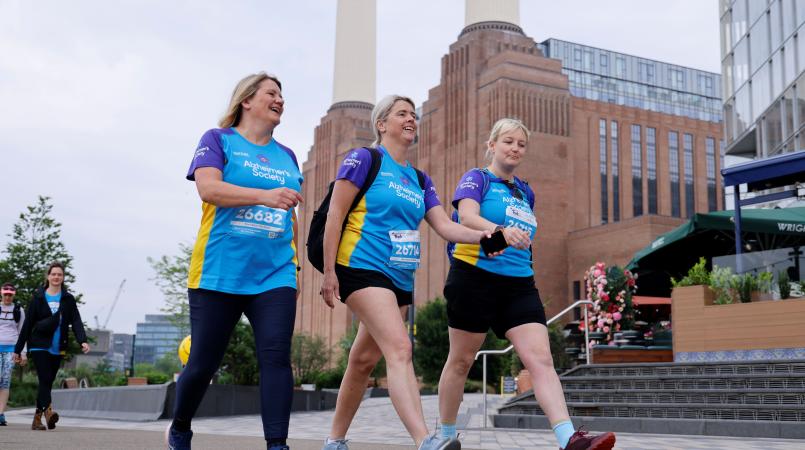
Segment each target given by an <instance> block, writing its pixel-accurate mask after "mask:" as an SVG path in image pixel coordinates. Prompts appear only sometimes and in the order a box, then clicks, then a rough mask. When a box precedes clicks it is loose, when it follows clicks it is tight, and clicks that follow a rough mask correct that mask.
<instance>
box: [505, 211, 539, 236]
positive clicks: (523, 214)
mask: <svg viewBox="0 0 805 450" xmlns="http://www.w3.org/2000/svg"><path fill="white" fill-rule="evenodd" d="M506 226H507V227H517V228H519V229H521V230H523V231H525V232H526V233H528V236H529V238H530V239H534V233H536V232H537V218H536V217H534V214H533V213H531V212H529V211H525V210H523V209H521V208H518V207H516V206H512V205H509V206H507V207H506Z"/></svg>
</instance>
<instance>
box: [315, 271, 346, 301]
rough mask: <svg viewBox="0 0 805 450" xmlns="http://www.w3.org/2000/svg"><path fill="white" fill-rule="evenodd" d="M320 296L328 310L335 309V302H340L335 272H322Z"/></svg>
mask: <svg viewBox="0 0 805 450" xmlns="http://www.w3.org/2000/svg"><path fill="white" fill-rule="evenodd" d="M320 294H321V296H322V299H324V303H326V304H327V306H329V307H330V308H335V301H336V300H338V301H340V300H341V296H340V295H338V277H337V276H336V275H335V271H332V270H331V271H325V272H324V281H323V282H322V283H321V292H320Z"/></svg>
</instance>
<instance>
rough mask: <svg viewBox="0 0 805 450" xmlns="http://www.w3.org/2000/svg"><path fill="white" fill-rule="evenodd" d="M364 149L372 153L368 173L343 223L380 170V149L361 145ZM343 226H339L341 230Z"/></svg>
mask: <svg viewBox="0 0 805 450" xmlns="http://www.w3.org/2000/svg"><path fill="white" fill-rule="evenodd" d="M363 148H364V149H366V150H368V151H369V154H370V155H372V165H371V166H369V173H367V174H366V180H364V182H363V186H361V188H360V190H359V191H358V193H357V194H356V195H355V199H354V200H352V206H350V207H349V211H347V215H346V217H345V218H344V225H346V223H347V219H349V213H350V212H352V210H353V209H355V207H357V206H358V203H360V202H361V199H363V196H364V195H366V191H368V190H369V188H370V187H372V183H374V182H375V178H377V173H378V172H380V164H381V163H382V159H381V158H382V156H381V155H380V151H378V150H377V149H376V148H371V147H363ZM343 228H344V227H341V229H342V230H343Z"/></svg>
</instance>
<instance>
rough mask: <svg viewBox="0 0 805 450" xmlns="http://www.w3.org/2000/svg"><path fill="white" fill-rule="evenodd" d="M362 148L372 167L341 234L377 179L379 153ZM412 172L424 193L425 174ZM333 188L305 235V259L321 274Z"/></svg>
mask: <svg viewBox="0 0 805 450" xmlns="http://www.w3.org/2000/svg"><path fill="white" fill-rule="evenodd" d="M363 148H365V149H366V150H368V151H369V154H371V155H372V165H371V166H369V173H367V174H366V180H365V181H364V182H363V186H361V189H360V190H359V191H358V193H357V194H356V195H355V199H354V200H352V205H350V207H349V209H348V210H347V213H346V215H345V216H344V223H343V224H341V232H342V233H343V231H344V228H345V227H346V226H347V222H348V221H349V214H350V213H351V212H352V210H354V209H355V207H356V206H358V203H360V202H361V199H362V198H363V196H364V195H366V191H368V190H369V188H370V187H371V186H372V183H374V181H375V178H377V173H378V172H379V171H380V163H381V162H382V155H381V153H380V151H379V150H378V149H376V148H371V147H363ZM414 170H415V171H416V176H417V180H418V181H419V187H420V188H421V189H422V190H423V191H424V190H425V174H423V173H422V172H421V171H420V170H419V169H417V168H414ZM333 186H335V181H331V182H330V186H329V187H328V188H327V195H325V196H324V199H323V200H322V201H321V204H319V207H318V208H317V209H316V211H314V212H313V218H312V219H311V221H310V228H309V229H308V235H307V244H306V245H307V259H308V261H310V264H312V265H313V267H314V268H315V269H316V270H318V271H319V272H321V273H324V226H325V225H326V224H327V212H329V211H330V199H331V197H332V196H333Z"/></svg>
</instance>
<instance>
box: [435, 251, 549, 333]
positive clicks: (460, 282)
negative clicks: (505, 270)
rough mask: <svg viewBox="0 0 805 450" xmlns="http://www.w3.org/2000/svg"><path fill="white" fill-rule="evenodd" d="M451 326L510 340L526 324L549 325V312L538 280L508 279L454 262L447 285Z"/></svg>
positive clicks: (458, 261)
mask: <svg viewBox="0 0 805 450" xmlns="http://www.w3.org/2000/svg"><path fill="white" fill-rule="evenodd" d="M444 297H445V298H446V299H447V323H448V324H449V325H450V327H451V328H456V329H458V330H463V331H469V332H470V333H486V332H487V331H488V330H489V328H492V331H494V332H495V334H496V335H497V337H499V338H501V339H505V338H506V332H507V331H509V330H510V329H512V328H514V327H516V326H519V325H523V324H526V323H541V324H543V325H545V309H544V308H543V307H542V301H541V300H540V299H539V291H538V290H537V287H536V285H535V284H534V277H508V276H505V275H498V274H495V273H492V272H488V271H486V270H483V269H479V268H477V267H475V266H473V265H471V264H467V263H465V262H464V261H460V260H457V259H455V260H453V261H452V264H451V265H450V272H449V273H448V275H447V281H446V282H445V285H444Z"/></svg>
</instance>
